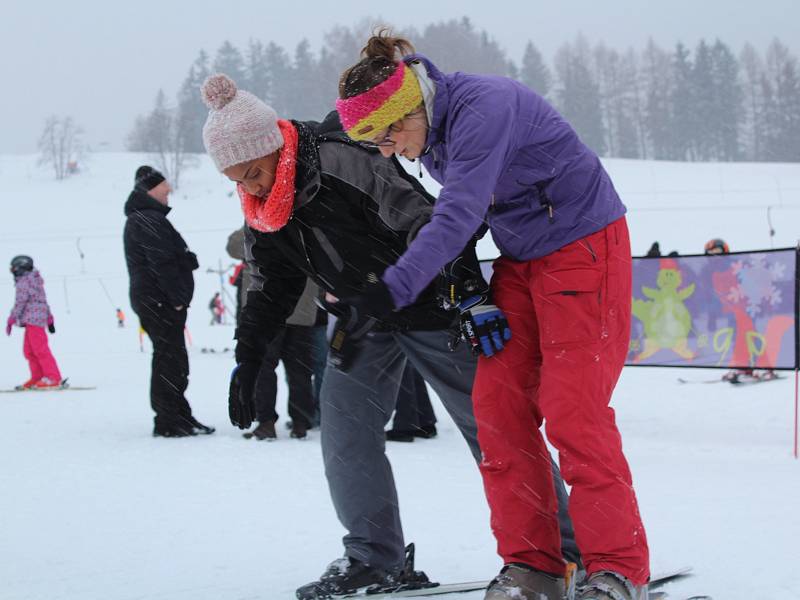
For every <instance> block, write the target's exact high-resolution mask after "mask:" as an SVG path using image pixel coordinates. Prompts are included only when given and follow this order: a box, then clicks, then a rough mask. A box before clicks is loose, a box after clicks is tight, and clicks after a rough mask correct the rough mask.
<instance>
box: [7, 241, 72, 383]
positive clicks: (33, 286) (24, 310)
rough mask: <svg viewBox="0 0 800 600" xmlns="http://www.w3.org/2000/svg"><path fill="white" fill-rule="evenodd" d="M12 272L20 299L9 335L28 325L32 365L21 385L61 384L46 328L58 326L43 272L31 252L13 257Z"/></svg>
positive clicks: (27, 347) (27, 351)
mask: <svg viewBox="0 0 800 600" xmlns="http://www.w3.org/2000/svg"><path fill="white" fill-rule="evenodd" d="M11 273H12V274H13V275H14V287H15V288H16V299H15V302H14V308H13V309H11V315H10V316H9V317H8V321H7V322H6V335H11V328H12V327H13V326H14V325H17V326H18V327H24V328H25V343H24V345H23V352H24V353H25V358H26V359H27V360H28V365H29V366H30V369H31V377H30V379H28V381H26V382H25V383H23V384H22V385H19V386H17V388H18V389H22V390H28V389H36V390H46V389H53V388H58V387H60V386H61V373H60V372H59V370H58V365H57V364H56V360H55V358H53V354H52V353H51V352H50V346H49V345H48V343H47V333H45V330H44V329H45V327H47V329H48V331H50V333H55V331H56V328H55V322H54V320H53V313H51V312H50V307H49V306H48V304H47V297H46V296H45V293H44V281H43V280H42V276H41V275H39V271H37V270H36V269H34V268H33V259H32V258H31V257H30V256H15V257H14V258H13V259H12V260H11Z"/></svg>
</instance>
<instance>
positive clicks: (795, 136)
mask: <svg viewBox="0 0 800 600" xmlns="http://www.w3.org/2000/svg"><path fill="white" fill-rule="evenodd" d="M767 77H768V78H769V80H770V86H769V88H770V91H772V90H774V95H772V96H771V98H772V103H771V104H770V105H768V106H767V109H766V111H765V112H766V116H767V128H768V131H769V132H770V136H769V138H768V139H767V144H768V149H767V150H768V152H767V154H768V157H769V159H770V160H778V161H788V162H794V161H798V160H800V74H799V73H798V64H797V58H796V57H795V56H793V55H792V54H791V53H790V52H789V49H788V48H787V47H786V46H785V45H784V44H782V43H780V42H779V41H778V40H775V41H773V42H772V44H770V47H769V49H768V50H767Z"/></svg>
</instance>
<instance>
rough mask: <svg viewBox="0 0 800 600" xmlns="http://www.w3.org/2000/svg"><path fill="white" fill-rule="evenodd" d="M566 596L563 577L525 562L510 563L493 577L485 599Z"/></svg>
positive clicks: (533, 599) (557, 598) (547, 599)
mask: <svg viewBox="0 0 800 600" xmlns="http://www.w3.org/2000/svg"><path fill="white" fill-rule="evenodd" d="M565 597H566V583H565V581H564V578H563V577H558V576H556V575H551V574H550V573H545V572H543V571H538V570H537V569H534V568H533V567H530V566H528V565H523V564H516V563H512V564H508V565H505V566H504V567H503V568H502V569H501V570H500V574H499V575H498V576H497V577H495V578H494V579H492V582H491V583H490V584H489V588H488V589H487V590H486V596H484V600H512V599H513V600H562V599H563V598H565Z"/></svg>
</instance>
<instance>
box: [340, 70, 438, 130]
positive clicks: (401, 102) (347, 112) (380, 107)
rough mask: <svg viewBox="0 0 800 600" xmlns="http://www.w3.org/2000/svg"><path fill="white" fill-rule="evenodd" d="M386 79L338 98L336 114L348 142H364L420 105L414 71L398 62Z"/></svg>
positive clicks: (420, 95)
mask: <svg viewBox="0 0 800 600" xmlns="http://www.w3.org/2000/svg"><path fill="white" fill-rule="evenodd" d="M396 64H397V67H396V68H395V70H394V73H392V74H391V75H390V76H389V77H388V79H386V80H385V81H382V82H381V83H379V84H378V85H376V86H375V87H372V88H370V89H368V90H367V91H365V92H362V93H360V94H358V95H356V96H351V97H350V98H339V99H338V100H337V101H336V111H337V112H338V113H339V119H340V120H341V121H342V127H343V128H344V130H345V132H347V135H348V136H349V137H350V139H353V140H366V139H369V138H371V137H373V136H374V135H375V134H376V133H378V132H379V131H381V130H383V129H386V128H387V127H389V125H391V124H392V123H394V122H395V121H399V120H400V119H402V118H403V117H405V116H406V115H407V114H408V113H410V112H411V111H413V110H414V109H415V108H417V106H419V105H420V104H422V89H421V88H420V87H419V81H418V80H417V76H416V75H414V72H413V71H412V70H411V69H410V68H409V67H408V65H406V63H404V62H403V61H400V62H398V63H396Z"/></svg>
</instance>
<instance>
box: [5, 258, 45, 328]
mask: <svg viewBox="0 0 800 600" xmlns="http://www.w3.org/2000/svg"><path fill="white" fill-rule="evenodd" d="M14 286H15V287H16V297H15V302H14V308H12V309H11V316H12V317H13V318H14V319H15V320H16V322H17V324H18V325H19V326H20V327H21V326H23V325H35V326H37V327H47V320H48V319H49V318H50V307H49V306H48V305H47V296H45V293H44V281H43V280H42V276H41V275H39V271H37V270H36V269H34V270H33V271H30V272H28V273H25V274H24V275H21V276H20V277H17V278H16V280H15V281H14Z"/></svg>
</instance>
